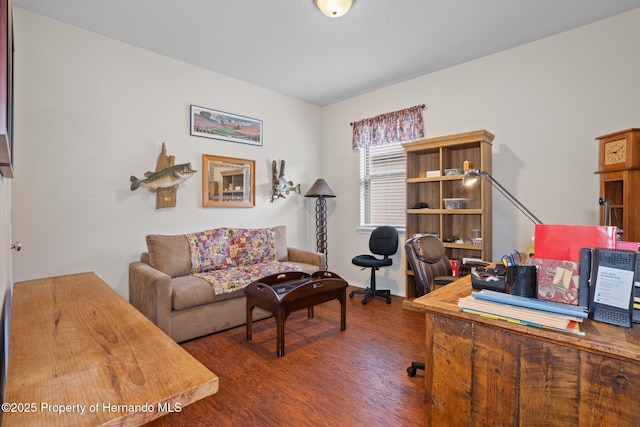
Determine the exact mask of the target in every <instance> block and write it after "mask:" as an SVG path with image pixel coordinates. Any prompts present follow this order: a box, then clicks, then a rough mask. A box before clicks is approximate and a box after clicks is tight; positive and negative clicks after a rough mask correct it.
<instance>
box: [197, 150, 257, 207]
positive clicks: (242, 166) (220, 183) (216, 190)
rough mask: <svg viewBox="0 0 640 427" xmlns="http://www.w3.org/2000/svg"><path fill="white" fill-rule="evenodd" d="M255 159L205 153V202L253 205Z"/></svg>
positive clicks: (207, 205) (203, 200)
mask: <svg viewBox="0 0 640 427" xmlns="http://www.w3.org/2000/svg"><path fill="white" fill-rule="evenodd" d="M255 168H256V162H255V160H247V159H237V158H234V157H223V156H214V155H211V154H203V155H202V206H203V207H230V208H251V207H253V206H255V200H256V197H255V196H256V194H255V193H256V174H255Z"/></svg>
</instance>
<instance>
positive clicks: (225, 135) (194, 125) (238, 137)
mask: <svg viewBox="0 0 640 427" xmlns="http://www.w3.org/2000/svg"><path fill="white" fill-rule="evenodd" d="M190 111H191V113H190V116H191V135H193V136H201V137H203V138H212V139H220V140H223V141H230V142H238V143H241V144H249V145H257V146H262V120H258V119H253V118H250V117H244V116H239V115H237V114H231V113H225V112H224V111H217V110H212V109H210V108H204V107H198V106H197V105H192V106H191V110H190Z"/></svg>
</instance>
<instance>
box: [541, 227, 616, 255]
mask: <svg viewBox="0 0 640 427" xmlns="http://www.w3.org/2000/svg"><path fill="white" fill-rule="evenodd" d="M617 231H618V227H615V226H604V225H552V224H538V225H536V234H535V243H534V253H535V257H536V258H546V259H555V260H569V261H576V262H580V249H582V248H609V249H613V248H615V247H616V236H617Z"/></svg>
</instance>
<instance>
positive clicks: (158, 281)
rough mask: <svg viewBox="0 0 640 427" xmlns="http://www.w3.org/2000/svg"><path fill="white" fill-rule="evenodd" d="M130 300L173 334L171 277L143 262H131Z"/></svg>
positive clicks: (163, 328)
mask: <svg viewBox="0 0 640 427" xmlns="http://www.w3.org/2000/svg"><path fill="white" fill-rule="evenodd" d="M129 302H130V303H131V305H133V306H134V307H135V308H136V309H138V311H140V312H141V313H142V314H144V315H145V317H146V318H147V319H149V320H151V321H152V322H153V323H154V324H155V325H156V326H158V327H159V328H160V329H161V330H162V331H163V332H164V333H166V334H167V335H169V336H171V277H170V276H169V275H167V274H164V273H162V272H161V271H158V270H156V269H155V268H153V267H151V266H150V265H148V264H145V263H143V262H132V263H130V264H129Z"/></svg>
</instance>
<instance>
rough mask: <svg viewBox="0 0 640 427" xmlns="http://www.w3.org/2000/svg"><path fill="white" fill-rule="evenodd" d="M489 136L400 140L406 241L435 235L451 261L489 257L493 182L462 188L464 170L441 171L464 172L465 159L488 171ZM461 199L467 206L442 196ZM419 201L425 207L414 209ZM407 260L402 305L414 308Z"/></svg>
mask: <svg viewBox="0 0 640 427" xmlns="http://www.w3.org/2000/svg"><path fill="white" fill-rule="evenodd" d="M493 139H494V135H493V134H492V133H490V132H488V131H486V130H476V131H472V132H465V133H459V134H454V135H447V136H441V137H436V138H428V139H422V140H417V141H411V142H406V143H404V144H402V145H403V147H404V149H405V151H406V153H407V168H406V173H407V177H406V183H407V184H406V191H407V219H406V224H405V226H406V237H407V239H409V238H411V237H413V236H414V235H415V234H418V233H437V234H438V236H439V237H440V239H442V240H443V243H444V246H445V248H446V254H447V257H449V258H450V259H461V258H481V259H483V260H490V259H491V257H492V254H491V239H492V223H491V184H490V183H489V182H487V181H486V180H480V182H478V183H477V184H476V185H475V186H473V187H463V186H462V178H463V176H464V174H463V173H456V174H454V175H445V170H446V169H460V170H462V169H463V164H464V162H465V161H468V162H470V163H471V164H472V166H473V169H478V170H481V171H487V172H489V173H491V147H492V141H493ZM427 171H430V172H429V173H427ZM459 172H460V171H459ZM436 174H437V176H432V175H436ZM427 175H429V176H427ZM459 198H462V199H468V201H467V206H466V207H465V208H463V209H445V200H444V199H459ZM419 202H423V203H427V204H428V205H429V208H428V209H412V207H414V206H415V205H416V204H417V203H419ZM471 230H480V239H481V241H480V243H479V244H472V242H471V234H472V231H471ZM452 236H457V237H460V238H462V239H463V240H464V243H455V242H448V241H447V240H449V239H450V238H451V237H452ZM476 243H477V241H476ZM405 262H406V266H405V267H406V268H405V271H406V273H405V277H406V280H405V286H406V289H405V291H406V299H405V301H404V302H403V307H404V308H407V309H410V310H414V309H415V308H414V307H413V304H412V300H413V299H415V297H416V287H415V281H414V279H413V272H412V271H411V269H410V267H409V264H408V261H405Z"/></svg>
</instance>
